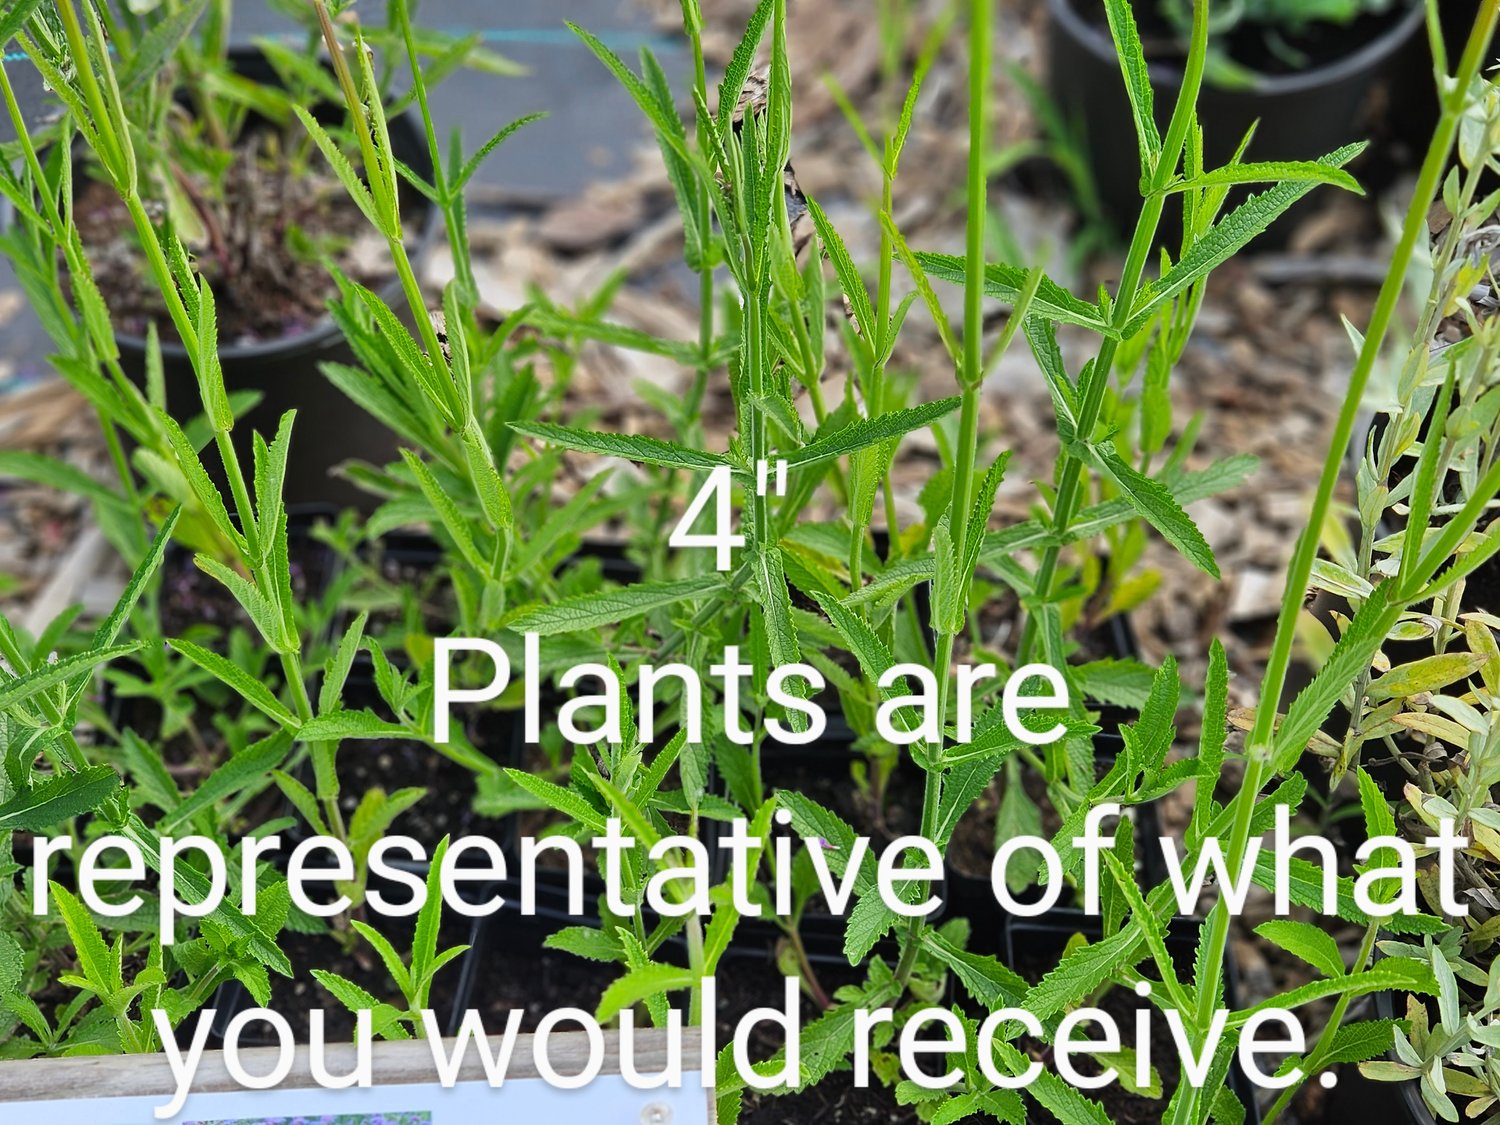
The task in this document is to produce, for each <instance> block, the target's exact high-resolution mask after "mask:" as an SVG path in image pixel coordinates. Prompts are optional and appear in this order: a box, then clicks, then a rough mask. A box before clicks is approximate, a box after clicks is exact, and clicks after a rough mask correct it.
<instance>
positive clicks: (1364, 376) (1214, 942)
mask: <svg viewBox="0 0 1500 1125" xmlns="http://www.w3.org/2000/svg"><path fill="white" fill-rule="evenodd" d="M1497 14H1500V0H1484V2H1483V5H1482V7H1481V10H1480V13H1479V16H1478V18H1477V20H1476V21H1475V25H1474V32H1473V35H1472V36H1471V37H1470V40H1469V45H1468V49H1467V50H1466V51H1465V52H1464V57H1463V62H1462V65H1461V66H1460V67H1459V73H1458V77H1457V80H1456V81H1455V83H1454V85H1453V87H1452V89H1451V90H1449V91H1448V92H1447V95H1446V97H1445V98H1444V101H1443V115H1442V119H1441V120H1440V122H1439V123H1438V127H1437V131H1436V133H1435V134H1434V137H1433V141H1432V145H1431V147H1430V148H1429V149H1428V152H1427V159H1426V161H1425V162H1424V164H1423V166H1422V174H1421V177H1420V179H1419V180H1418V182H1417V188H1416V192H1415V194H1414V195H1413V197H1412V201H1411V206H1410V208H1409V209H1408V211H1407V215H1406V222H1405V225H1404V226H1403V228H1402V233H1401V239H1400V242H1399V243H1398V244H1397V247H1396V251H1395V254H1394V255H1393V257H1392V261H1391V267H1390V272H1389V273H1388V274H1387V275H1386V279H1385V284H1384V286H1382V288H1381V291H1380V296H1379V299H1378V300H1377V302H1376V305H1375V311H1374V313H1373V314H1372V315H1371V318H1370V325H1369V328H1368V330H1367V332H1366V334H1365V340H1364V345H1363V347H1362V348H1361V349H1360V354H1359V359H1358V360H1357V362H1356V363H1355V366H1354V371H1353V373H1352V374H1351V375H1350V378H1349V388H1348V390H1347V392H1346V393H1345V396H1344V404H1343V407H1342V408H1341V409H1340V411H1339V416H1338V421H1337V422H1336V423H1335V425H1334V431H1333V436H1332V438H1331V439H1330V441H1329V445H1328V453H1327V456H1326V457H1325V459H1324V463H1323V472H1322V475H1321V476H1320V477H1319V480H1318V489H1317V492H1316V494H1315V496H1314V498H1313V506H1312V511H1311V514H1310V515H1309V517H1308V522H1307V525H1306V527H1305V528H1304V529H1303V531H1302V534H1301V535H1300V536H1299V537H1298V539H1297V547H1296V550H1295V552H1294V553H1293V556H1292V562H1291V566H1290V567H1289V569H1288V573H1287V580H1286V592H1285V594H1284V596H1283V599H1282V604H1281V614H1280V617H1279V619H1278V620H1277V625H1276V638H1275V640H1274V641H1273V643H1272V646H1271V655H1270V659H1269V660H1268V662H1267V666H1266V673H1265V677H1264V679H1263V680H1262V682H1261V690H1260V701H1259V703H1258V704H1257V707H1256V713H1255V723H1254V726H1253V727H1252V729H1251V731H1250V735H1249V737H1248V740H1247V743H1246V751H1245V752H1246V764H1245V778H1244V781H1243V783H1242V784H1241V787H1240V791H1239V793H1238V794H1237V795H1236V796H1235V798H1234V803H1235V806H1236V807H1235V816H1234V822H1233V825H1234V826H1233V830H1232V833H1231V836H1230V842H1229V849H1228V863H1229V866H1228V870H1229V871H1231V872H1238V871H1239V870H1240V869H1241V867H1243V865H1244V861H1245V853H1246V850H1247V848H1248V846H1249V838H1250V826H1251V821H1252V818H1253V816H1254V813H1255V802H1256V798H1257V797H1258V796H1259V794H1260V791H1261V790H1262V789H1263V788H1264V787H1265V785H1266V782H1267V781H1268V780H1269V778H1270V776H1271V773H1272V771H1273V761H1274V756H1275V755H1274V737H1275V731H1276V715H1277V710H1278V708H1279V707H1280V705H1281V698H1282V693H1283V692H1284V691H1285V687H1286V675H1287V671H1288V669H1289V667H1290V665H1291V655H1292V644H1293V641H1294V639H1295V636H1296V631H1297V621H1298V619H1299V617H1300V616H1301V613H1302V599H1303V594H1304V592H1305V591H1306V590H1307V584H1308V581H1309V579H1310V578H1311V576H1312V567H1313V562H1314V561H1315V560H1316V558H1317V553H1318V543H1319V537H1320V531H1321V529H1322V527H1323V523H1324V521H1325V520H1326V519H1327V517H1328V512H1329V510H1330V508H1331V506H1332V503H1333V495H1334V491H1335V489H1336V488H1337V486H1338V480H1339V475H1340V473H1341V471H1342V468H1343V460H1344V451H1345V450H1346V449H1347V448H1348V447H1349V441H1350V438H1351V437H1352V436H1353V433H1354V424H1355V419H1356V417H1357V416H1358V413H1359V407H1360V403H1361V401H1362V400H1363V398H1364V392H1365V387H1366V386H1367V385H1368V383H1369V380H1370V375H1371V372H1372V371H1373V370H1374V368H1375V363H1376V360H1377V359H1378V358H1379V355H1380V351H1381V348H1382V346H1383V345H1384V343H1385V338H1386V336H1387V334H1388V333H1389V331H1390V327H1391V323H1392V321H1393V319H1394V317H1395V313H1396V306H1397V303H1398V302H1399V300H1400V297H1401V293H1402V290H1403V289H1404V287H1405V283H1406V271H1407V267H1408V266H1409V265H1410V263H1411V258H1412V254H1413V253H1414V252H1415V250H1416V247H1417V245H1418V243H1419V241H1420V240H1421V239H1423V238H1426V237H1427V213H1428V211H1429V210H1430V209H1431V207H1432V202H1433V200H1434V199H1435V198H1436V195H1437V190H1438V186H1439V184H1440V183H1441V181H1442V177H1443V172H1444V170H1445V169H1446V168H1447V165H1448V157H1449V153H1450V152H1451V150H1452V148H1453V141H1454V138H1455V136H1456V135H1457V131H1458V124H1459V119H1460V118H1461V117H1462V116H1463V113H1464V108H1465V106H1466V105H1467V103H1468V98H1469V90H1470V88H1471V86H1472V85H1473V82H1474V78H1475V76H1476V75H1477V74H1478V73H1479V67H1480V64H1481V60H1482V59H1483V56H1484V52H1485V49H1486V47H1487V45H1488V44H1489V41H1490V37H1491V35H1492V34H1493V32H1494V28H1495V22H1496V17H1497ZM1399 613H1400V607H1399V605H1397V606H1394V607H1393V608H1392V609H1391V611H1390V612H1389V613H1388V614H1387V615H1386V620H1387V621H1388V622H1390V623H1394V618H1395V617H1396V616H1399ZM1229 925H1230V918H1229V910H1228V906H1227V904H1226V903H1225V901H1224V900H1223V899H1222V898H1221V899H1220V900H1219V901H1218V902H1217V903H1216V904H1215V906H1214V908H1213V911H1212V913H1211V914H1210V916H1209V933H1208V943H1207V946H1206V956H1205V958H1204V960H1203V961H1202V963H1203V964H1205V965H1208V966H1209V967H1210V969H1211V971H1212V973H1213V974H1214V976H1215V979H1217V976H1218V974H1219V973H1221V972H1222V969H1221V966H1222V964H1223V960H1224V954H1225V950H1226V948H1227V946H1228V942H1229ZM1216 993H1217V988H1216V987H1207V986H1204V987H1201V990H1200V992H1199V994H1198V1011H1197V1013H1196V1014H1197V1021H1196V1022H1197V1026H1198V1028H1199V1029H1206V1028H1208V1027H1210V1026H1211V1024H1212V1020H1213V1012H1214V1003H1215V1001H1216V999H1217V996H1216Z"/></svg>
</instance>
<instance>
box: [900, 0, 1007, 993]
mask: <svg viewBox="0 0 1500 1125" xmlns="http://www.w3.org/2000/svg"><path fill="white" fill-rule="evenodd" d="M991 3H992V0H970V4H969V165H968V179H967V184H966V201H967V205H968V214H967V224H966V228H965V231H966V235H967V254H968V257H967V261H966V262H965V276H964V349H963V356H962V359H961V362H960V366H959V371H958V382H959V386H960V387H961V388H962V391H963V406H962V408H961V411H960V415H959V428H958V450H957V461H956V462H955V465H954V471H953V495H952V498H951V500H950V504H949V509H948V513H949V515H948V521H949V531H950V533H951V535H952V536H953V544H954V553H955V555H956V556H957V557H958V558H960V559H962V558H963V557H964V538H965V531H966V530H967V528H968V522H969V505H970V497H971V495H972V493H973V479H972V478H973V475H974V462H975V460H976V459H977V457H978V446H979V398H980V393H981V390H982V386H983V376H984V233H985V216H986V213H987V203H988V198H987V196H988V193H987V191H986V186H987V185H986V179H985V176H986V169H985V155H984V154H985V139H986V138H985V132H986V130H987V128H988V125H989V115H988V113H987V112H986V108H987V105H988V101H989V81H990V22H991V14H992V13H991V10H990V5H991ZM953 643H954V635H953V634H952V633H949V632H941V633H939V635H938V641H937V659H936V661H935V671H936V672H937V677H938V732H939V738H940V739H941V737H942V730H943V728H944V727H945V726H946V724H947V715H948V685H949V680H950V678H951V676H952V667H953ZM928 754H929V758H930V761H929V763H928V768H927V770H926V774H925V779H924V786H923V791H922V827H921V833H920V834H921V835H922V836H923V837H925V838H927V839H931V838H932V836H933V834H934V832H935V830H936V828H937V819H938V810H939V808H940V807H941V805H942V794H943V773H942V771H943V761H942V759H943V747H942V744H941V742H939V744H938V745H936V746H932V747H930V748H929V750H928ZM925 928H926V921H925V919H922V918H913V919H912V920H911V925H910V927H909V928H908V931H907V940H906V944H905V946H904V948H903V949H902V950H901V961H900V963H899V964H898V965H897V967H896V979H897V981H898V982H900V983H901V984H902V985H905V984H906V983H907V981H909V980H910V979H911V973H912V970H913V968H915V966H916V959H917V951H918V949H919V947H920V944H921V937H922V934H923V932H924V930H925Z"/></svg>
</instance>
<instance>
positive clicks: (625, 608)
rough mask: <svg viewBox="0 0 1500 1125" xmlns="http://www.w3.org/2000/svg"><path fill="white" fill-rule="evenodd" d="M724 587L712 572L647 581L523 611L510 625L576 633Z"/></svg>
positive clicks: (523, 630) (527, 629)
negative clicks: (670, 579)
mask: <svg viewBox="0 0 1500 1125" xmlns="http://www.w3.org/2000/svg"><path fill="white" fill-rule="evenodd" d="M724 588H725V584H724V580H723V579H722V578H720V577H718V576H717V575H712V574H709V575H703V576H701V577H698V578H683V579H679V580H677V581H674V582H643V583H641V584H639V585H636V586H627V587H624V588H621V589H618V590H604V591H601V592H599V593H597V594H585V595H583V596H581V597H576V598H565V599H564V600H562V601H560V602H557V603H556V604H554V605H549V606H539V607H537V608H534V609H529V610H523V611H521V613H520V614H518V615H517V616H516V617H514V618H512V619H511V620H510V621H509V622H507V624H508V626H509V627H510V628H511V629H512V630H514V631H515V632H517V633H536V634H537V635H538V636H543V637H547V636H552V635H554V634H557V633H576V632H581V631H582V630H585V629H597V628H599V627H601V626H603V625H610V624H614V623H617V622H620V621H628V620H630V619H631V618H632V617H640V616H641V615H642V614H645V613H650V612H651V611H652V610H656V609H662V608H664V607H666V606H671V605H676V604H677V603H678V602H683V601H687V600H689V599H691V598H700V597H703V596H705V595H707V594H712V593H715V592H717V591H722V590H723V589H724Z"/></svg>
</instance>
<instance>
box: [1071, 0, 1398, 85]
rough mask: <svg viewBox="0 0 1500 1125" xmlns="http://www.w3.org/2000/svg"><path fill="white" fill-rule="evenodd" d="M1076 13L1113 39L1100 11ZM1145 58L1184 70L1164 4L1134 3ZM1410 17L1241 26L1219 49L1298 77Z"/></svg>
mask: <svg viewBox="0 0 1500 1125" xmlns="http://www.w3.org/2000/svg"><path fill="white" fill-rule="evenodd" d="M1071 2H1072V4H1073V6H1074V8H1075V9H1077V10H1078V11H1080V13H1081V14H1082V15H1083V16H1084V17H1085V18H1086V19H1088V20H1089V21H1090V22H1091V23H1093V24H1095V25H1096V26H1098V27H1102V28H1104V30H1105V34H1106V35H1108V34H1109V30H1108V24H1107V22H1106V21H1105V16H1104V11H1103V8H1102V7H1098V6H1096V5H1093V4H1089V3H1082V2H1081V0H1071ZM1131 7H1132V8H1133V9H1134V10H1135V19H1136V24H1137V26H1138V27H1139V30H1140V34H1141V43H1142V46H1144V47H1145V49H1146V57H1147V58H1148V59H1150V60H1151V61H1152V62H1165V63H1171V64H1181V63H1182V61H1183V60H1184V57H1185V56H1184V52H1183V37H1181V36H1179V35H1178V33H1177V31H1176V30H1175V29H1174V28H1173V26H1172V25H1171V24H1170V23H1169V22H1168V21H1167V20H1166V19H1165V18H1164V17H1163V16H1162V14H1161V0H1132V3H1131ZM1405 13H1406V7H1405V6H1404V5H1402V4H1399V3H1398V4H1395V5H1393V10H1392V11H1390V12H1386V13H1384V14H1379V15H1375V14H1366V15H1361V16H1359V17H1357V18H1356V19H1354V20H1352V21H1350V22H1349V23H1342V24H1341V23H1333V22H1329V21H1326V20H1318V21H1312V22H1309V23H1307V24H1305V25H1303V26H1302V27H1300V28H1298V29H1296V30H1295V31H1292V30H1285V29H1278V28H1274V27H1271V26H1270V25H1267V24H1263V23H1257V22H1255V21H1253V20H1243V21H1241V23H1240V25H1239V26H1238V27H1236V28H1235V29H1234V30H1233V31H1231V32H1230V33H1229V34H1227V35H1224V36H1220V37H1219V38H1218V39H1217V41H1216V45H1217V46H1218V47H1219V48H1220V49H1221V50H1222V51H1223V52H1224V54H1226V55H1227V56H1228V57H1229V58H1230V59H1232V60H1233V61H1234V62H1236V63H1238V64H1239V65H1240V66H1242V67H1246V68H1248V69H1250V70H1252V71H1254V72H1256V73H1257V74H1267V75H1279V74H1297V73H1301V72H1303V71H1307V70H1312V69H1315V68H1317V67H1321V66H1327V65H1328V64H1330V63H1334V62H1337V61H1338V60H1339V59H1342V58H1347V57H1348V56H1349V55H1352V54H1355V53H1356V52H1358V51H1360V50H1362V49H1363V48H1364V47H1366V46H1367V45H1369V44H1370V43H1373V42H1374V41H1375V40H1377V39H1379V38H1380V37H1381V36H1382V35H1383V34H1385V33H1386V32H1387V31H1389V30H1390V28H1391V25H1392V24H1393V23H1394V22H1395V21H1396V20H1398V19H1400V18H1401V17H1402V16H1403V15H1404V14H1405Z"/></svg>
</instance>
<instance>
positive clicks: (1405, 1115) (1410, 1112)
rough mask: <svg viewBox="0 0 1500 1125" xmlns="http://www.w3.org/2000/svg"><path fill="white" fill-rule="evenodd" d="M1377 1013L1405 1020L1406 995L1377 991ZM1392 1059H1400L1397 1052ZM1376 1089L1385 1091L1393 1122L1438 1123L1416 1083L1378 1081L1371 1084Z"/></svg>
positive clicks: (1378, 1016) (1384, 1017)
mask: <svg viewBox="0 0 1500 1125" xmlns="http://www.w3.org/2000/svg"><path fill="white" fill-rule="evenodd" d="M1375 1015H1376V1018H1378V1019H1383V1020H1395V1019H1400V1020H1404V1019H1405V1018H1406V997H1405V996H1404V995H1400V994H1397V993H1395V992H1377V993H1376V994H1375ZM1390 1059H1391V1061H1392V1062H1395V1061H1397V1059H1396V1053H1395V1052H1394V1051H1392V1052H1391V1054H1390ZM1370 1085H1372V1086H1375V1087H1376V1088H1377V1089H1380V1090H1383V1091H1384V1092H1385V1098H1386V1104H1387V1106H1388V1107H1389V1108H1388V1109H1387V1111H1386V1112H1388V1113H1391V1114H1393V1115H1394V1116H1393V1117H1392V1120H1393V1121H1396V1122H1406V1123H1407V1125H1437V1118H1435V1117H1434V1116H1433V1115H1432V1110H1430V1109H1428V1108H1427V1103H1426V1102H1425V1101H1423V1100H1422V1087H1421V1085H1420V1084H1419V1083H1418V1082H1416V1081H1412V1082H1398V1083H1390V1082H1376V1083H1370Z"/></svg>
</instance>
